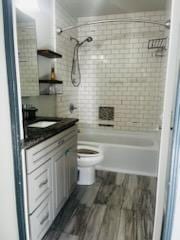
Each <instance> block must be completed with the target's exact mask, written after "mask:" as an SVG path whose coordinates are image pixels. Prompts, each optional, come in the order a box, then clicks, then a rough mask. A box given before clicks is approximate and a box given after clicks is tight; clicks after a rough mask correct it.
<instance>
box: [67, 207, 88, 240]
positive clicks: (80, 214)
mask: <svg viewBox="0 0 180 240" xmlns="http://www.w3.org/2000/svg"><path fill="white" fill-rule="evenodd" d="M89 212H90V209H89V208H87V207H86V206H85V205H79V207H78V208H77V209H76V211H75V212H74V213H73V215H72V216H71V218H70V219H69V221H68V222H67V224H66V226H65V228H64V232H65V233H68V234H72V235H77V236H79V239H83V237H84V234H85V230H86V227H87V223H88V216H89Z"/></svg>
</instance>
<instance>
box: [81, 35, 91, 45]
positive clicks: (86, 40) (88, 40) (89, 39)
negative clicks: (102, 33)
mask: <svg viewBox="0 0 180 240" xmlns="http://www.w3.org/2000/svg"><path fill="white" fill-rule="evenodd" d="M92 41H93V38H92V37H87V38H86V39H85V40H84V41H82V42H80V43H79V46H82V45H83V44H84V43H85V42H92Z"/></svg>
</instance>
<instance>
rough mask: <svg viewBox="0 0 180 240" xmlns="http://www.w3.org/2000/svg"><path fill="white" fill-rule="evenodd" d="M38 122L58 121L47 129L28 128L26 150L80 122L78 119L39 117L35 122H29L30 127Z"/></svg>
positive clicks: (25, 142) (24, 143)
mask: <svg viewBox="0 0 180 240" xmlns="http://www.w3.org/2000/svg"><path fill="white" fill-rule="evenodd" d="M38 121H57V123H56V124H54V125H51V126H49V127H46V128H35V127H27V135H28V137H27V138H26V139H25V140H24V142H23V145H22V147H23V148H24V149H28V148H31V147H33V146H35V145H37V144H39V143H41V142H43V141H44V140H47V139H48V138H50V137H53V136H54V135H56V134H58V133H60V132H62V131H64V130H65V129H68V128H70V127H72V126H73V125H75V123H76V122H78V119H76V118H55V117H37V118H36V119H35V120H33V121H28V125H29V124H32V123H36V122H38Z"/></svg>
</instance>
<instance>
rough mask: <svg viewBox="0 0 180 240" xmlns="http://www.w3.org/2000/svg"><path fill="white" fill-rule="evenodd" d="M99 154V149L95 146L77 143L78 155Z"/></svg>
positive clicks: (90, 155) (93, 155) (89, 155)
mask: <svg viewBox="0 0 180 240" xmlns="http://www.w3.org/2000/svg"><path fill="white" fill-rule="evenodd" d="M99 154H101V150H100V149H99V148H98V147H95V146H89V145H78V156H79V157H96V156H98V155H99Z"/></svg>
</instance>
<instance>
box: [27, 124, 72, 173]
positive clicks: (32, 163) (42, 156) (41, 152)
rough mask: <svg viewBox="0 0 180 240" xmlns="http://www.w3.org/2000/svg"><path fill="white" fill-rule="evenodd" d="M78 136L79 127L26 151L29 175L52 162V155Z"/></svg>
mask: <svg viewBox="0 0 180 240" xmlns="http://www.w3.org/2000/svg"><path fill="white" fill-rule="evenodd" d="M75 135H77V127H76V126H73V127H71V128H70V129H68V130H66V131H63V132H62V133H60V134H57V135H55V136H54V137H52V138H50V139H48V140H46V141H44V142H42V143H40V144H38V145H36V146H34V147H32V148H30V149H28V150H26V165H27V173H31V172H33V171H34V170H35V169H37V168H38V167H39V166H41V165H42V164H43V163H45V162H46V161H48V160H50V156H49V154H50V155H53V154H54V153H53V152H54V151H56V149H57V148H63V145H64V143H65V142H66V141H68V140H69V139H71V138H72V137H73V136H75Z"/></svg>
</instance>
